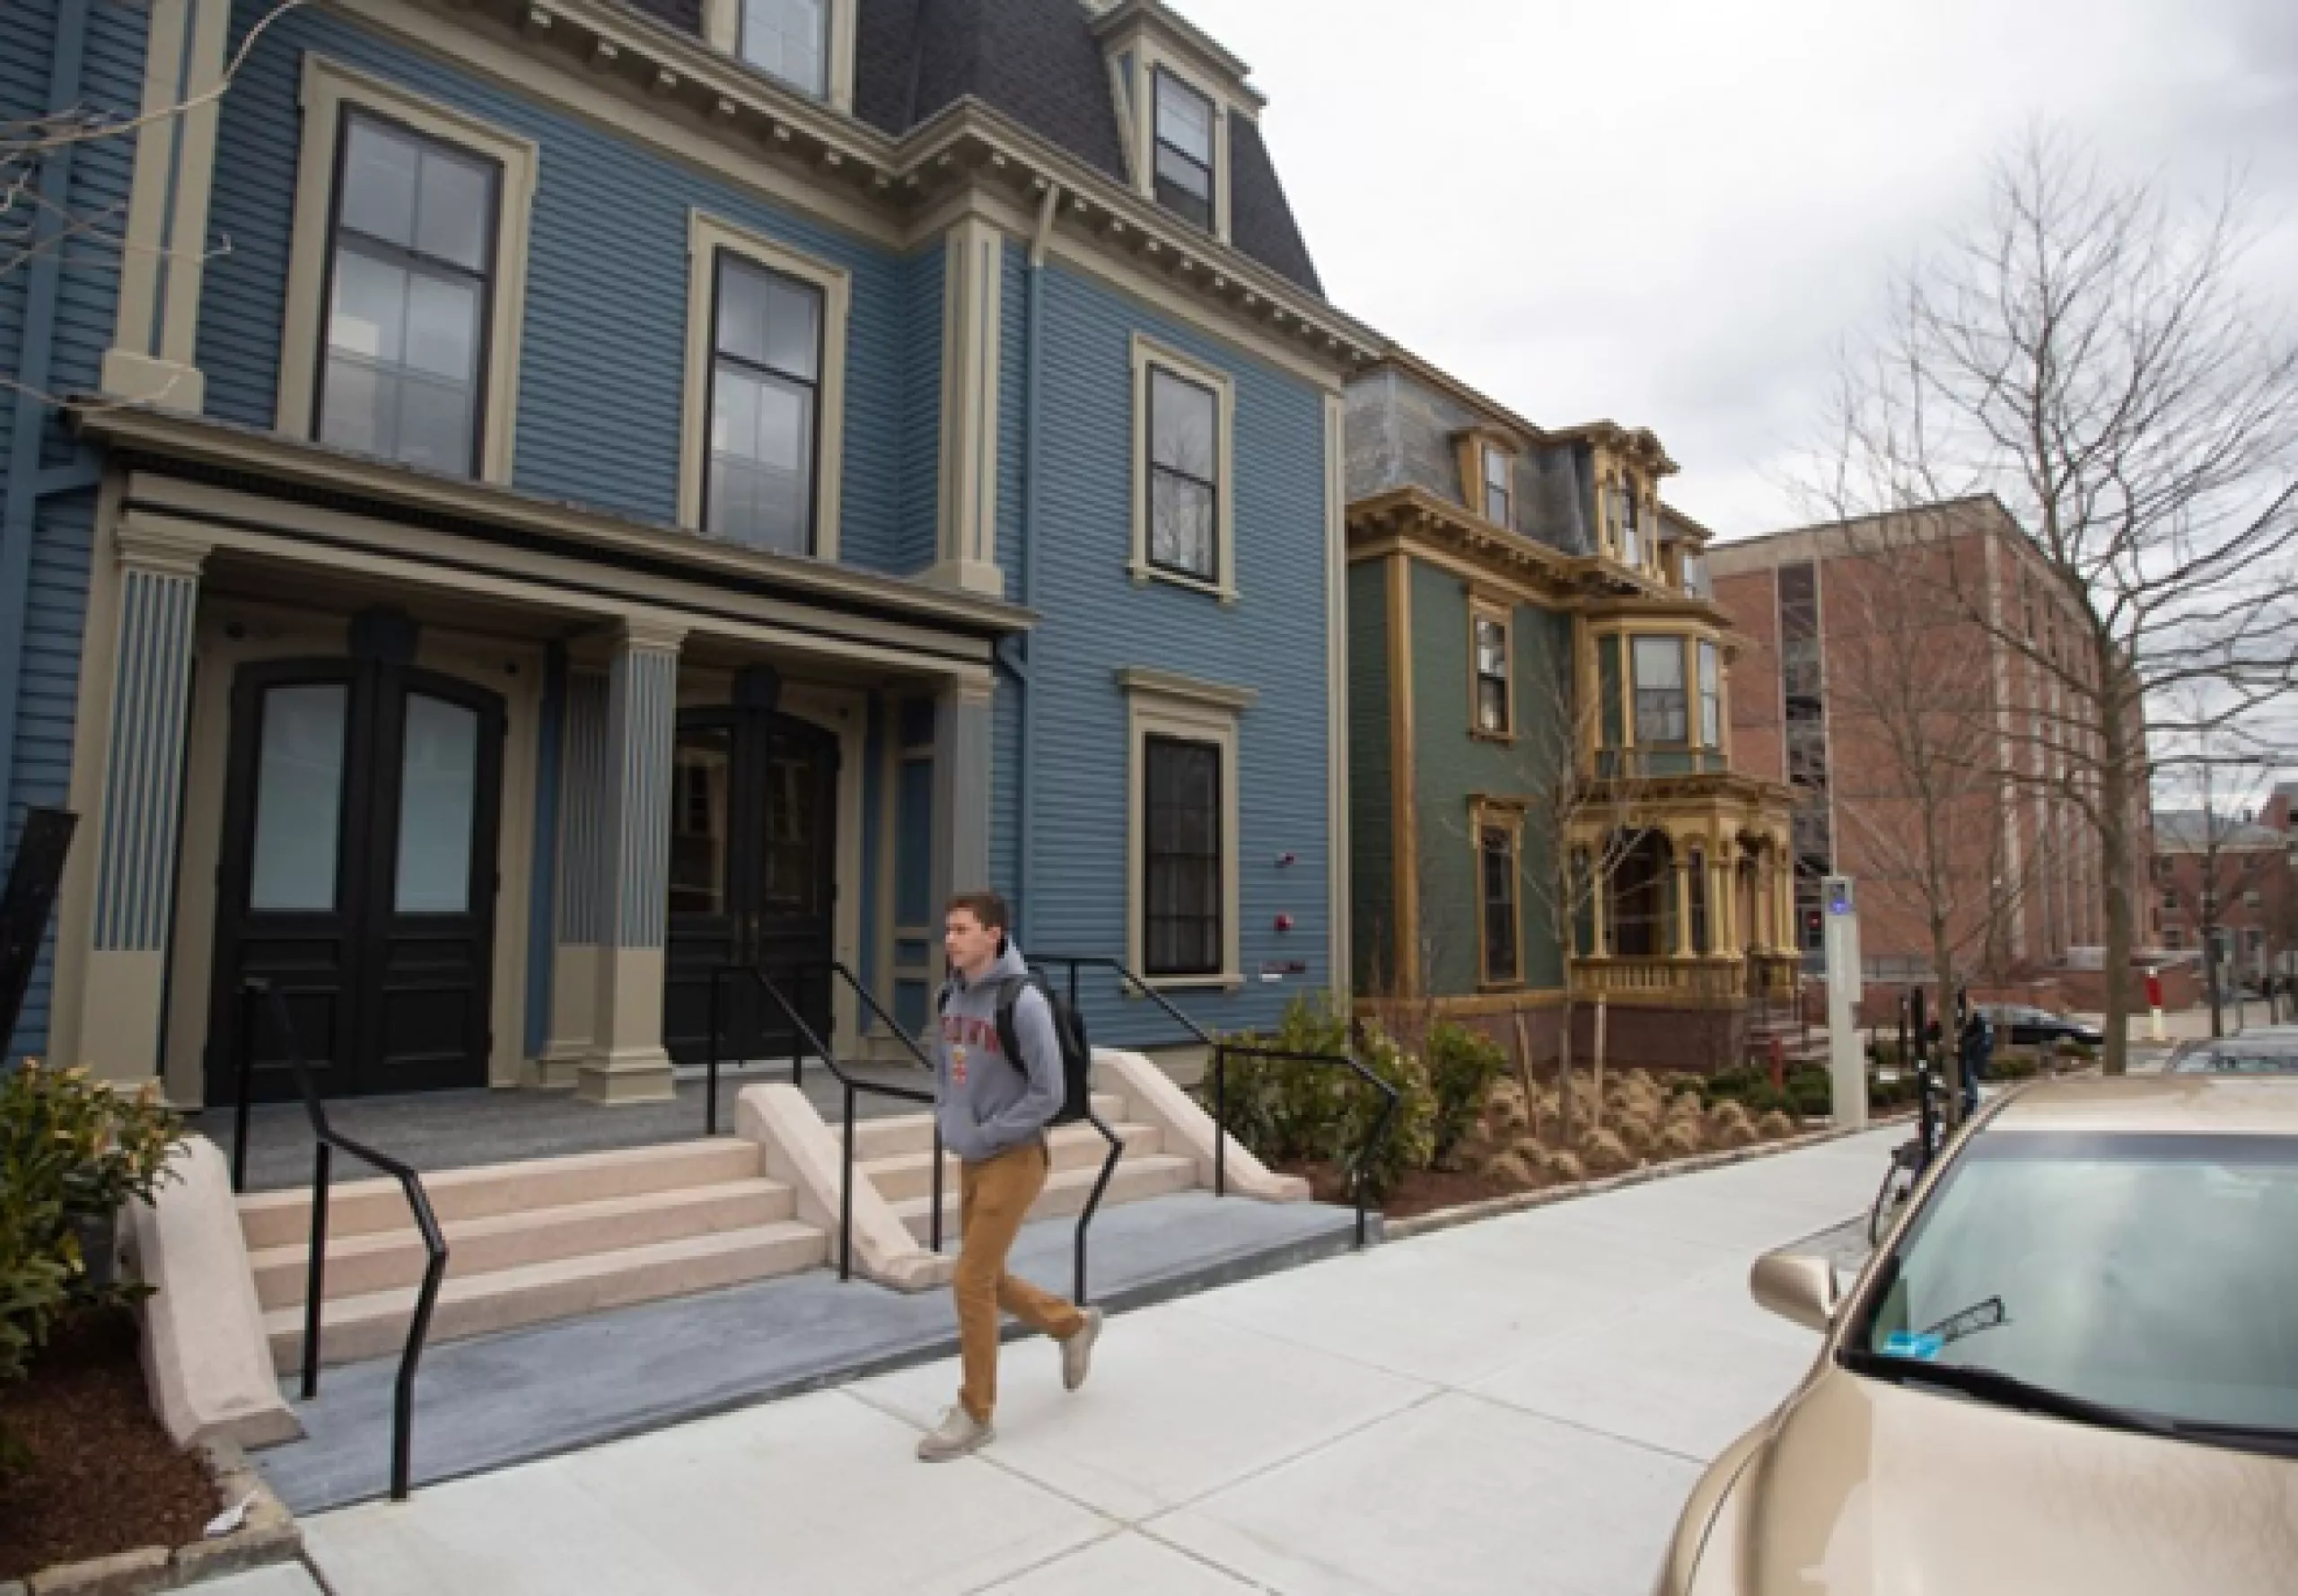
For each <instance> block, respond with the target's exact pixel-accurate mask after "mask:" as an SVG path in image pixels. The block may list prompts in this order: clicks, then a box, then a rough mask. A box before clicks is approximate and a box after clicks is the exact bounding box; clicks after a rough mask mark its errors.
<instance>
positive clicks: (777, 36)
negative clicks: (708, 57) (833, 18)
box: [741, 0, 830, 95]
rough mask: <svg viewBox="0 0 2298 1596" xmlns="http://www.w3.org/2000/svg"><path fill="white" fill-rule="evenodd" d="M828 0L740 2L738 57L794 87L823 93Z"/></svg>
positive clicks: (826, 75)
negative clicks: (740, 21)
mask: <svg viewBox="0 0 2298 1596" xmlns="http://www.w3.org/2000/svg"><path fill="white" fill-rule="evenodd" d="M829 4H830V0H741V7H742V10H741V18H742V37H741V56H742V59H743V60H745V61H747V62H749V63H750V65H751V66H755V67H757V68H758V69H759V71H761V72H766V73H770V74H772V75H774V76H776V77H778V78H780V79H781V80H782V81H783V82H784V83H788V84H789V85H790V86H791V87H792V88H794V89H800V90H803V91H804V92H806V93H809V94H814V95H823V94H826V93H828V92H829Z"/></svg>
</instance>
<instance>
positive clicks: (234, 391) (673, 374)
mask: <svg viewBox="0 0 2298 1596" xmlns="http://www.w3.org/2000/svg"><path fill="white" fill-rule="evenodd" d="M252 14H257V13H244V14H243V16H242V19H241V25H242V26H244V25H245V22H246V18H247V16H248V15H252ZM314 51H316V52H318V53H320V54H323V55H325V56H328V57H332V58H334V59H337V60H339V61H343V62H345V63H346V64H348V65H350V66H355V67H357V68H359V69H361V70H364V71H365V72H368V73H370V74H373V75H376V76H380V77H383V78H386V79H388V80H390V81H391V82H393V83H399V84H402V85H404V86H406V87H407V88H408V89H409V90H411V91H413V92H417V93H420V94H423V95H425V96H427V97H428V98H430V99H432V100H434V101H439V102H441V103H443V104H446V105H450V106H452V107H454V108H455V109H457V110H461V111H463V112H465V113H467V114H469V115H470V116H473V117H477V118H481V119H483V120H485V121H487V122H488V123H490V124H492V125H494V126H496V127H500V128H502V129H504V131H505V132H508V133H511V134H513V135H516V136H521V137H523V138H527V139H531V140H532V141H533V142H534V143H535V145H537V147H538V148H539V151H540V163H539V174H538V182H537V191H536V195H535V201H534V214H533V228H532V238H531V246H530V252H529V260H528V269H527V285H526V314H525V320H524V322H523V324H522V340H523V343H522V350H521V360H520V372H519V405H518V423H517V436H516V453H515V459H514V462H513V478H514V480H515V482H516V484H517V485H518V486H519V487H522V488H525V489H528V490H531V491H532V492H535V493H539V494H545V495H550V496H552V497H557V498H564V499H568V500H571V501H574V502H576V503H580V504H593V505H597V506H600V507H601V508H605V509H609V510H614V511H618V512H621V513H627V514H631V515H636V516H641V517H644V518H646V519H648V520H653V521H662V522H668V521H671V520H673V519H675V517H676V514H677V510H678V494H679V446H680V425H681V401H682V395H683V392H684V381H685V371H684V367H685V362H686V327H687V285H688V259H687V240H688V231H689V215H690V213H691V212H692V211H694V210H695V209H697V208H699V209H702V210H704V211H706V212H708V213H709V214H711V215H715V216H719V217H723V218H724V219H725V220H727V221H730V222H732V223H734V224H737V225H740V226H742V227H745V228H748V229H750V230H751V231H753V232H759V233H762V234H765V235H767V236H768V237H770V238H773V239H775V240H776V241H778V242H781V243H783V244H785V245H786V246H787V247H789V248H791V249H794V250H800V251H803V253H805V254H807V255H810V256H812V257H814V258H816V259H820V260H823V261H826V262H829V263H830V264H832V265H835V266H837V267H841V268H843V269H844V270H845V271H846V272H847V273H848V274H850V276H851V277H852V280H853V285H854V299H853V311H852V320H851V321H850V323H849V327H848V335H847V351H846V452H845V460H843V462H842V469H843V470H844V472H845V477H844V486H845V512H844V517H843V525H842V532H841V538H842V544H841V548H842V554H843V557H844V558H845V559H846V560H847V561H849V562H851V563H853V564H855V565H856V566H865V567H868V568H870V569H873V570H882V571H907V570H910V569H914V568H915V566H916V565H917V558H916V556H917V552H918V550H919V548H921V547H923V548H925V549H926V550H929V551H930V549H931V548H932V543H933V528H932V522H931V519H930V514H929V515H928V518H927V520H926V521H925V525H924V527H923V530H922V534H921V530H920V528H919V526H918V525H917V522H916V520H915V517H916V515H917V509H918V504H917V494H916V491H915V482H914V471H915V467H916V462H915V459H914V452H913V450H912V448H911V446H910V445H911V443H912V441H913V440H914V438H915V436H916V434H917V430H918V427H919V425H920V423H919V422H918V421H917V418H916V417H914V416H913V415H912V414H911V412H912V410H913V408H914V407H915V402H916V399H917V395H918V393H919V392H920V390H921V389H922V390H923V391H925V393H927V394H929V395H931V394H938V391H939V376H938V372H939V360H940V319H941V311H940V288H939V274H940V263H939V260H938V259H934V260H932V261H931V262H930V263H929V262H928V261H927V260H926V259H924V256H926V255H934V256H938V249H937V250H927V251H924V252H922V255H921V258H920V259H914V260H913V259H902V258H900V257H899V256H896V255H894V254H893V253H891V252H890V251H888V250H882V249H880V248H877V247H875V246H873V245H871V244H868V243H865V242H864V241H860V240H857V239H855V238H854V237H852V236H850V235H848V234H846V233H845V232H840V231H838V230H837V229H835V228H832V227H829V226H827V225H824V224H820V223H818V222H816V221H813V220H811V219H810V218H808V217H806V216H803V215H800V214H798V213H795V212H793V211H788V210H785V209H781V208H779V207H776V206H772V205H769V204H767V203H765V202H763V201H762V200H760V199H759V198H758V197H756V196H754V195H752V194H750V193H748V192H746V191H744V190H742V189H736V188H733V187H732V186H730V185H728V184H726V183H724V182H722V181H719V180H715V179H713V178H711V177H709V176H708V175H706V174H705V173H702V172H700V171H696V170H695V169H694V168H692V167H689V166H687V165H684V164H682V163H680V162H675V161H672V160H671V159H669V158H668V157H667V156H664V155H662V154H661V153H656V152H654V151H653V150H651V149H649V148H648V147H646V146H645V145H643V144H641V143H639V142H637V141H636V140H633V139H628V138H623V137H619V136H616V135H615V134H613V133H611V132H610V131H608V130H606V129H603V128H601V127H595V126H593V125H592V124H591V123H589V122H585V121H582V120H578V119H576V118H572V117H568V116H565V115H561V114H559V113H557V112H555V111H552V110H548V109H545V108H544V107H541V106H539V105H537V104H535V103H534V102H532V101H528V100H525V99H523V98H522V97H520V96H519V95H517V94H515V93H513V92H510V91H508V90H505V89H502V88H499V87H497V86H496V85H494V84H492V83H487V82H484V81H482V80H480V79H478V78H477V77H475V76H473V75H468V74H465V73H461V72H459V71H457V70H456V69H455V68H453V67H452V66H448V65H447V64H445V63H443V62H441V61H439V60H438V59H436V58H434V57H428V56H425V55H420V54H417V53H416V52H414V51H412V50H408V49H405V48H400V47H399V46H398V45H395V44H393V43H391V42H390V41H388V40H385V39H380V38H377V37H375V36H373V35H372V34H369V33H366V32H364V31H362V30H360V29H359V28H357V27H356V26H355V25H353V24H352V23H350V22H346V21H344V20H342V19H340V18H337V17H332V16H329V15H325V14H322V13H319V12H315V11H303V12H296V13H290V14H288V15H285V16H283V17H281V18H280V19H279V20H278V21H277V22H275V23H274V24H273V26H272V27H271V29H270V30H269V31H268V32H267V33H266V34H265V36H264V38H263V39H262V40H261V41H260V42H259V43H258V45H257V46H256V48H255V50H254V52H253V53H252V55H251V56H250V57H249V61H248V64H247V66H246V67H245V68H243V69H242V73H241V80H240V83H239V84H238V86H237V87H235V88H234V89H233V91H232V93H231V95H230V96H229V97H227V98H226V100H225V101H224V115H223V119H222V131H221V135H220V145H219V151H218V157H217V160H218V167H219V170H220V171H222V172H223V173H224V174H225V177H224V180H223V181H221V182H219V184H218V186H217V192H216V195H215V207H214V210H215V228H216V230H217V232H220V233H223V234H226V235H228V236H229V237H230V238H231V240H232V250H231V252H230V253H229V254H228V255H225V256H224V257H222V258H221V259H217V260H215V261H214V262H213V263H211V264H210V266H209V267H208V272H207V288H206V307H205V311H204V314H203V316H202V318H201V325H200V361H201V364H202V366H203V368H204V369H205V370H206V372H207V374H208V393H209V401H210V403H209V408H210V409H211V410H212V411H213V412H214V413H215V414H216V415H219V416H223V417H226V418H228V419H231V420H233V421H239V422H243V423H246V424H248V425H256V426H270V425H273V424H274V419H275V418H274V415H273V411H274V409H275V408H276V395H277V388H278V381H279V347H280V337H281V331H282V319H283V317H284V314H285V296H286V283H287V258H288V248H289V240H290V232H291V229H292V226H293V221H294V217H293V205H294V175H295V162H296V158H297V153H298V147H299V132H298V129H299V127H300V113H299V111H298V110H297V104H296V101H297V96H298V93H299V92H300V91H299V86H300V83H301V75H302V70H303V66H302V63H303V57H304V56H305V55H306V53H308V52H314ZM927 276H931V277H932V278H933V285H932V288H931V292H930V294H929V293H928V292H927V291H926V290H925V287H924V286H923V284H922V279H924V278H925V277H927ZM928 303H930V305H931V320H932V326H931V328H930V329H921V328H919V327H917V326H915V325H914V322H916V321H917V320H918V318H919V314H920V311H921V308H922V307H923V306H925V305H926V304H928ZM608 306H611V307H612V311H611V313H610V314H604V313H601V309H602V307H608ZM921 366H925V367H926V368H928V369H926V370H925V371H924V372H923V373H921ZM292 419H294V420H295V421H297V422H298V423H299V424H302V423H303V418H292ZM926 425H930V423H928V424H926ZM926 481H927V484H928V488H929V492H930V484H931V481H932V478H931V475H930V468H929V475H928V477H927V478H926ZM929 508H930V501H929ZM921 536H922V539H923V541H922V545H921V541H920V539H921Z"/></svg>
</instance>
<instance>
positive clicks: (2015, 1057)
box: [1987, 1053, 2042, 1081]
mask: <svg viewBox="0 0 2298 1596" xmlns="http://www.w3.org/2000/svg"><path fill="white" fill-rule="evenodd" d="M2041 1070H2042V1065H2039V1064H2038V1063H2037V1062H2036V1061H2035V1056H2034V1055H2033V1054H2031V1053H1998V1054H1997V1055H1995V1060H1994V1062H1993V1063H1991V1064H1989V1065H1987V1073H1988V1074H1991V1075H1993V1076H1994V1077H1995V1079H1996V1080H1998V1081H2026V1080H2031V1079H2032V1078H2033V1077H2034V1076H2035V1075H2037V1074H2039V1073H2041Z"/></svg>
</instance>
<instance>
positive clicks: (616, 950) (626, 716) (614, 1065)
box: [580, 620, 685, 1103]
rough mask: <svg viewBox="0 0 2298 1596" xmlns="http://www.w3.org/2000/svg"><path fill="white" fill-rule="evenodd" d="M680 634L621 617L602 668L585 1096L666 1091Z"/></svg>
mask: <svg viewBox="0 0 2298 1596" xmlns="http://www.w3.org/2000/svg"><path fill="white" fill-rule="evenodd" d="M684 637H685V633H684V632H683V631H682V630H680V628H678V627H671V626H667V625H662V624H661V623H657V622H654V621H651V620H649V621H636V620H633V621H627V622H625V623H624V626H623V630H622V635H621V636H620V637H619V638H618V639H617V640H616V643H615V647H614V657H613V660H612V662H610V665H609V667H608V671H607V706H606V741H605V780H604V782H603V783H602V784H601V799H602V802H601V809H600V813H599V838H600V840H599V845H598V848H597V855H596V856H597V860H598V864H599V873H598V875H597V877H596V878H595V879H596V881H597V890H598V905H599V912H600V915H601V919H600V922H599V927H600V934H601V937H602V939H603V940H602V943H601V947H600V950H599V958H598V965H597V969H598V975H597V983H596V986H597V1004H598V1007H597V1014H596V1019H595V1022H594V1027H593V1030H592V1039H591V1051H590V1056H589V1057H587V1058H585V1059H584V1060H583V1068H582V1077H581V1083H580V1084H581V1090H582V1095H583V1097H584V1098H585V1099H587V1100H588V1101H592V1102H600V1103H627V1102H652V1101H661V1100H662V1099H664V1098H667V1097H669V1096H671V1056H670V1055H669V1054H668V1053H667V1052H665V1051H664V1050H663V1048H662V973H663V972H662V958H663V947H664V943H666V941H667V940H668V934H669V928H670V927H669V921H670V865H671V817H670V800H671V757H672V750H673V747H674V740H675V737H676V734H677V728H678V688H679V645H680V642H682V641H683V640H684Z"/></svg>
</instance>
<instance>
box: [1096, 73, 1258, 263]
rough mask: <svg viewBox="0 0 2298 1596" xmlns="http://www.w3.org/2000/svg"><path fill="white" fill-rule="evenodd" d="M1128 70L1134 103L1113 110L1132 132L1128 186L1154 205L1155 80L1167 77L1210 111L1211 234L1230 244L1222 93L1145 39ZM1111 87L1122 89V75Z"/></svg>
mask: <svg viewBox="0 0 2298 1596" xmlns="http://www.w3.org/2000/svg"><path fill="white" fill-rule="evenodd" d="M1133 71H1134V80H1133V81H1134V83H1135V85H1136V92H1134V94H1133V95H1132V96H1131V98H1132V99H1133V100H1134V101H1135V103H1134V104H1132V105H1130V106H1127V105H1123V104H1122V103H1121V104H1120V106H1119V110H1120V112H1123V113H1129V115H1130V118H1131V119H1130V121H1129V122H1122V123H1120V124H1119V125H1120V126H1123V127H1129V128H1130V129H1131V132H1132V138H1131V140H1130V144H1131V146H1132V147H1131V149H1130V151H1129V152H1128V153H1129V154H1130V156H1131V158H1132V167H1133V185H1134V187H1135V188H1136V189H1138V190H1139V191H1140V193H1141V197H1143V198H1144V199H1146V200H1148V201H1149V202H1150V203H1151V204H1152V205H1155V204H1156V203H1157V75H1158V74H1159V73H1160V72H1166V73H1171V75H1173V76H1174V77H1175V78H1178V79H1179V80H1180V82H1182V83H1186V84H1188V86H1189V87H1190V88H1192V89H1195V90H1196V91H1197V92H1198V93H1200V94H1202V95H1204V96H1205V98H1206V101H1207V102H1208V103H1210V104H1211V105H1212V107H1213V235H1214V237H1215V238H1217V239H1219V240H1220V241H1222V242H1223V243H1224V244H1225V243H1230V242H1232V237H1231V228H1230V224H1231V219H1232V215H1233V208H1232V206H1231V205H1230V203H1229V200H1230V195H1231V193H1232V190H1233V188H1234V185H1233V184H1232V182H1231V181H1230V177H1229V173H1230V170H1231V168H1230V162H1229V117H1230V114H1231V112H1232V111H1233V110H1235V109H1236V108H1235V107H1234V106H1233V105H1232V103H1231V101H1230V99H1229V96H1228V95H1227V94H1225V93H1224V92H1222V89H1221V85H1220V83H1217V82H1215V80H1214V79H1212V78H1209V77H1207V76H1206V75H1205V74H1203V73H1202V72H1199V71H1197V69H1196V68H1195V67H1194V66H1190V65H1189V63H1188V61H1187V60H1186V59H1184V58H1183V57H1180V56H1178V55H1175V54H1173V53H1172V52H1171V51H1169V50H1165V49H1162V48H1159V46H1158V43H1157V41H1156V40H1155V39H1146V38H1145V39H1142V40H1141V41H1140V43H1139V44H1138V45H1137V46H1136V47H1135V49H1134V61H1133ZM1117 83H1118V87H1119V88H1120V89H1122V87H1123V86H1124V83H1125V78H1124V75H1123V74H1122V73H1119V74H1118V78H1117ZM1159 208H1160V209H1161V210H1162V208H1163V207H1162V206H1159ZM1168 214H1170V213H1168Z"/></svg>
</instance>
